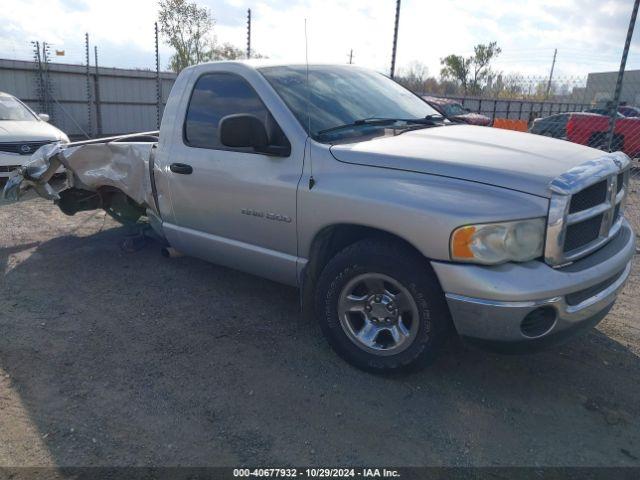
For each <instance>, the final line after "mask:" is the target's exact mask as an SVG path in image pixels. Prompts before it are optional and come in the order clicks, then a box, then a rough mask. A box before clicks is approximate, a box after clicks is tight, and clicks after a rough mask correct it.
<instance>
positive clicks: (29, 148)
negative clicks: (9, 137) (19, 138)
mask: <svg viewBox="0 0 640 480" xmlns="http://www.w3.org/2000/svg"><path fill="white" fill-rule="evenodd" d="M48 143H52V141H51V140H43V141H39V142H6V143H0V152H5V153H17V154H18V155H32V154H33V152H35V151H36V150H38V149H39V148H40V147H41V146H43V145H46V144H48Z"/></svg>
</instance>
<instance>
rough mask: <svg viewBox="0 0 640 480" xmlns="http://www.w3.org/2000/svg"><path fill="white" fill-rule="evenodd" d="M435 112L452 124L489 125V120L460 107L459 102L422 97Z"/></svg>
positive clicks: (484, 116)
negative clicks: (452, 122)
mask: <svg viewBox="0 0 640 480" xmlns="http://www.w3.org/2000/svg"><path fill="white" fill-rule="evenodd" d="M422 98H424V100H425V101H426V102H427V103H428V104H429V105H431V106H432V107H433V108H434V109H435V110H436V111H438V112H439V113H440V114H442V115H444V116H445V117H446V118H448V119H449V120H452V121H454V122H462V123H468V124H469V125H480V126H483V127H487V126H490V125H491V118H489V117H487V116H486V115H481V114H479V113H473V112H472V111H471V110H469V109H468V108H465V107H463V106H462V104H461V103H460V102H457V101H456V100H452V99H450V98H439V97H422Z"/></svg>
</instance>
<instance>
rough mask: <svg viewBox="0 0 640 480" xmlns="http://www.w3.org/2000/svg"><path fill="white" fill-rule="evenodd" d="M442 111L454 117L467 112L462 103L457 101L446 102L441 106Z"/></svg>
mask: <svg viewBox="0 0 640 480" xmlns="http://www.w3.org/2000/svg"><path fill="white" fill-rule="evenodd" d="M442 109H443V110H444V113H446V114H447V115H448V116H450V117H455V116H456V115H466V114H467V113H469V112H468V111H467V110H466V109H465V108H464V107H463V106H462V105H460V104H459V103H447V104H445V105H443V106H442Z"/></svg>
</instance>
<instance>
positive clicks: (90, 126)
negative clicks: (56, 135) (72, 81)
mask: <svg viewBox="0 0 640 480" xmlns="http://www.w3.org/2000/svg"><path fill="white" fill-rule="evenodd" d="M84 56H85V62H86V64H87V68H86V74H87V124H88V128H87V130H88V131H89V136H91V137H93V120H92V115H91V68H90V65H89V63H90V57H89V34H88V33H85V34H84Z"/></svg>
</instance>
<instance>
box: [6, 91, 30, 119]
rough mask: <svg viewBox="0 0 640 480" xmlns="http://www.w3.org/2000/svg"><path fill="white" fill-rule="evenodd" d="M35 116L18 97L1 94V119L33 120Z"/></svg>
mask: <svg viewBox="0 0 640 480" xmlns="http://www.w3.org/2000/svg"><path fill="white" fill-rule="evenodd" d="M34 119H35V117H34V116H33V114H32V113H31V111H30V110H29V109H28V108H27V107H25V106H24V105H23V104H22V103H21V102H20V101H19V100H18V99H16V98H15V97H12V96H11V95H6V94H0V120H19V121H33V120H34Z"/></svg>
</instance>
